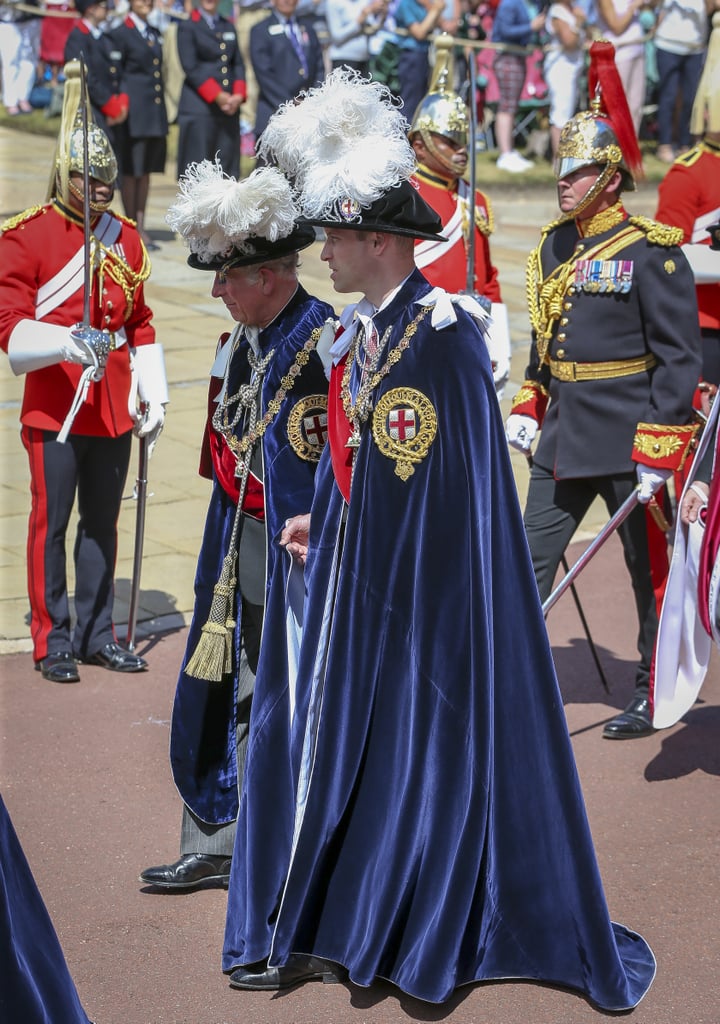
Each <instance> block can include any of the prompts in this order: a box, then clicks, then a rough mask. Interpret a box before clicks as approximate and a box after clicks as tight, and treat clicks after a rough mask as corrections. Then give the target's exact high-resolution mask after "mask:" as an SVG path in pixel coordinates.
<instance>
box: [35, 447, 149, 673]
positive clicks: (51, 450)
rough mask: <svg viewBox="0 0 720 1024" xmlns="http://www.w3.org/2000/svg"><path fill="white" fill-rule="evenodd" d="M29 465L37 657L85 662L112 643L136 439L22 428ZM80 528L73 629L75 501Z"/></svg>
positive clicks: (36, 659)
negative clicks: (69, 556)
mask: <svg viewBox="0 0 720 1024" xmlns="http://www.w3.org/2000/svg"><path fill="white" fill-rule="evenodd" d="M21 436H22V441H23V444H24V446H25V449H26V451H27V453H28V458H29V460H30V490H31V494H32V507H31V510H30V521H29V528H28V542H27V568H28V596H29V598H30V611H31V634H32V640H33V656H34V658H35V661H40V660H41V659H42V658H45V657H46V656H47V655H48V654H57V653H59V652H61V651H71V652H72V653H73V654H74V655H75V656H76V657H79V658H83V657H86V656H88V655H91V654H94V653H95V652H96V651H98V650H100V648H101V647H103V646H104V645H105V644H106V643H109V642H110V641H112V640H114V639H115V634H114V631H113V623H112V610H113V596H114V582H113V581H114V575H115V560H116V557H117V521H118V516H119V514H120V502H121V500H122V493H123V488H124V487H125V479H126V477H127V471H128V465H129V462H130V447H131V442H132V431H128V432H127V433H126V434H123V435H121V436H120V437H89V436H86V435H75V434H71V435H70V437H68V439H67V441H66V442H65V444H60V443H59V442H58V441H57V433H56V432H53V431H49V430H38V429H36V428H34V427H23V428H22V433H21ZM76 494H77V500H78V514H79V521H78V528H77V535H76V537H75V546H74V550H73V559H74V562H75V618H76V624H75V628H74V630H73V629H72V628H71V621H70V603H69V599H68V590H67V572H66V550H65V549H66V533H67V527H68V523H69V521H70V515H71V513H72V509H73V505H74V504H75V495H76Z"/></svg>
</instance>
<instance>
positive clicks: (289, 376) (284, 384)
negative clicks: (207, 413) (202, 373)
mask: <svg viewBox="0 0 720 1024" xmlns="http://www.w3.org/2000/svg"><path fill="white" fill-rule="evenodd" d="M321 330H322V328H321V327H316V328H315V329H314V330H313V332H312V334H311V335H310V337H309V338H308V340H307V341H306V342H305V344H304V345H303V347H302V348H301V349H300V350H299V352H298V353H297V355H296V356H295V362H294V363H293V365H292V366H291V367H290V369H289V370H288V372H287V373H286V374H285V376H284V377H283V378H282V380H281V381H280V387H279V388H278V389H277V391H276V392H275V396H274V398H272V399H271V400H270V401H269V402H268V407H267V409H266V411H265V415H264V416H263V417H262V419H261V420H260V422H259V423H256V425H255V426H254V427H253V428H252V430H249V431H248V432H247V433H246V434H243V436H242V437H241V438H238V437H236V436H235V435H234V434H233V433H232V431H231V429H229V427H226V426H225V425H224V424H221V425H220V426H219V427H216V429H217V430H218V433H220V434H222V436H223V437H224V438H225V440H226V442H227V445H228V448H230V450H231V452H232V453H233V455H234V456H235V458H236V459H238V460H240V459H241V458H242V457H243V456H244V455H245V454H246V453H247V452H248V451H250V449H251V448H253V447H254V445H255V444H256V443H257V442H258V441H259V440H260V438H261V437H262V436H263V434H264V433H265V431H266V430H267V428H268V427H269V426H270V424H271V423H272V421H273V420H274V419H275V417H276V416H277V414H278V413H279V412H280V409H281V408H282V404H283V402H284V401H285V399H286V398H287V396H288V395H289V393H290V392H291V391H292V389H293V388H294V386H295V383H296V381H297V378H298V377H299V376H300V372H301V370H302V368H303V367H304V366H305V365H306V364H307V363H308V362H309V360H310V354H311V352H313V351H314V349H315V346H316V345H317V343H318V339H319V337H320V331H321ZM238 343H239V342H238ZM273 352H274V349H273V350H271V352H269V353H268V356H271V355H272V354H273ZM234 354H235V353H234V352H233V353H232V355H231V356H230V360H229V361H228V370H229V368H230V362H231V361H232V356H233V355H234ZM213 426H215V417H213Z"/></svg>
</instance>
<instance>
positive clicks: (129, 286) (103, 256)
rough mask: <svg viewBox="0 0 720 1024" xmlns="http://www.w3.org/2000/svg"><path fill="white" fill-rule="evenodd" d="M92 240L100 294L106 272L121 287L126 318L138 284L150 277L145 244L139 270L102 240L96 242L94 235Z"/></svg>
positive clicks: (132, 304)
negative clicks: (134, 268)
mask: <svg viewBox="0 0 720 1024" xmlns="http://www.w3.org/2000/svg"><path fill="white" fill-rule="evenodd" d="M92 242H93V246H94V248H95V251H96V253H97V256H96V259H97V267H98V271H97V274H98V287H99V289H100V294H101V295H102V290H103V279H104V276H105V274H107V276H108V277H110V278H112V280H113V281H114V282H115V284H117V285H118V286H119V287H120V288H121V289H122V293H123V295H124V296H125V304H126V306H125V319H126V320H128V319H129V318H130V316H131V315H132V311H133V306H134V304H135V293H136V290H137V287H138V285H140V284H142V283H143V281H147V279H148V278H149V277H150V258H149V256H148V254H147V251H146V249H145V246H144V245H143V246H142V254H143V261H142V265H141V266H140V269H139V270H133V269H132V267H131V266H130V265H129V263H128V262H127V261H126V260H125V259H123V257H122V256H120V254H119V253H117V252H116V251H115V250H114V249H108V247H107V246H105V245H103V244H102V242H98V240H97V239H96V238H95V237H94V236H93V239H92Z"/></svg>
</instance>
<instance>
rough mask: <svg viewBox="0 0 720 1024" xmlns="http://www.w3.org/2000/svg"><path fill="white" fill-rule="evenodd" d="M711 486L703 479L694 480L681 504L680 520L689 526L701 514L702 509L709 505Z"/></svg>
mask: <svg viewBox="0 0 720 1024" xmlns="http://www.w3.org/2000/svg"><path fill="white" fill-rule="evenodd" d="M709 493H710V488H709V487H708V485H707V484H706V483H703V481H702V480H694V481H693V483H691V484H690V486H689V487H688V489H687V493H686V495H685V497H684V498H683V500H682V504H681V505H680V520H681V521H682V522H683V523H685V525H686V526H689V525H690V523H694V522H695V521H696V520H697V517H698V516H699V515H700V510H701V509H703V508H704V507H705V506H706V505H707V500H708V495H709Z"/></svg>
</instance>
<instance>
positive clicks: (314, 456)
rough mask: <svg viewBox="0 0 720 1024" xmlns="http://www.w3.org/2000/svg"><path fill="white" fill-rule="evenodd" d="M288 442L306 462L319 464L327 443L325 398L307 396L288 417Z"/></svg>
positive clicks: (322, 396) (297, 403)
mask: <svg viewBox="0 0 720 1024" xmlns="http://www.w3.org/2000/svg"><path fill="white" fill-rule="evenodd" d="M287 436H288V441H289V442H290V444H291V445H292V449H293V451H294V452H295V454H296V455H298V456H299V457H300V458H301V459H304V460H305V461H306V462H319V460H320V456H321V455H322V450H323V448H324V447H325V443H326V441H327V396H326V395H307V396H306V397H305V398H301V399H300V401H299V402H296V403H295V405H294V406H293V408H292V411H291V412H290V415H289V416H288V425H287Z"/></svg>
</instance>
